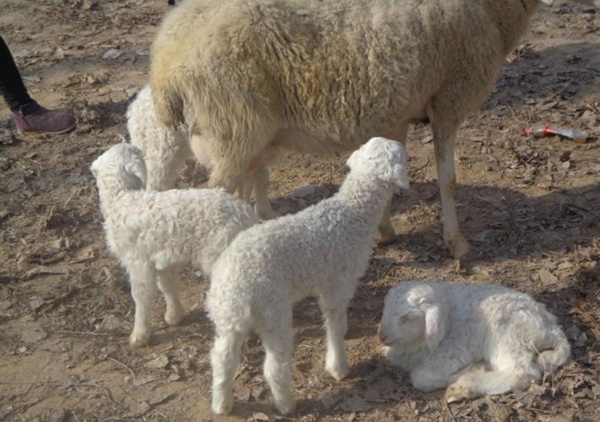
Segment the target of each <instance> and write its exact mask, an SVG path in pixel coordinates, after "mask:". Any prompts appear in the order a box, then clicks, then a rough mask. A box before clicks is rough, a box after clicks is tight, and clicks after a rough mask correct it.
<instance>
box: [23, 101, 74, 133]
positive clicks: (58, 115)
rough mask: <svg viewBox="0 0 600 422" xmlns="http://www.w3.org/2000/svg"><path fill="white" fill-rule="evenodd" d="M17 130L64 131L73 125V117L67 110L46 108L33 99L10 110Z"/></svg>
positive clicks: (70, 128)
mask: <svg viewBox="0 0 600 422" xmlns="http://www.w3.org/2000/svg"><path fill="white" fill-rule="evenodd" d="M12 114H13V116H12V119H13V121H14V122H15V126H16V127H17V130H18V131H19V132H37V133H43V132H48V133H65V132H68V131H70V130H72V129H73V128H74V127H75V117H74V116H73V114H72V113H71V112H69V111H67V110H48V109H46V108H44V107H42V106H41V105H39V104H38V103H36V102H35V101H32V102H30V103H28V104H25V105H22V106H21V107H20V108H19V109H18V110H16V111H13V112H12Z"/></svg>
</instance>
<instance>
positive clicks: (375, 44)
mask: <svg viewBox="0 0 600 422" xmlns="http://www.w3.org/2000/svg"><path fill="white" fill-rule="evenodd" d="M590 1H591V0H588V1H587V2H588V3H590ZM596 1H597V2H599V1H600V0H596ZM546 2H551V0H547V1H546ZM539 3H540V0H479V1H471V0H373V1H368V2H367V1H363V0H335V1H334V0H324V1H323V0H290V1H285V2H283V1H280V0H266V1H265V0H261V1H258V0H233V1H228V2H221V1H216V0H188V1H186V2H184V3H183V4H182V5H181V6H179V7H178V8H177V9H175V10H173V11H172V12H171V13H170V14H169V15H168V16H167V17H166V18H165V20H164V22H163V23H162V26H161V28H160V30H159V32H158V35H157V37H156V39H155V41H154V43H153V45H152V50H151V85H152V90H153V96H154V99H155V103H156V107H157V115H158V117H159V119H160V120H161V121H162V122H163V123H164V124H165V125H167V126H170V127H174V126H177V125H179V124H181V122H183V121H186V122H187V123H188V124H190V125H191V126H192V127H193V129H194V131H196V132H197V133H199V134H201V135H202V136H203V137H205V138H207V139H210V141H211V142H210V145H211V148H212V149H213V153H212V156H214V157H216V162H215V168H214V171H213V173H212V176H211V183H212V184H213V185H218V186H224V187H226V188H227V189H228V190H231V189H232V188H233V186H235V185H236V183H239V180H240V178H241V177H242V175H243V174H244V172H245V171H247V170H248V168H249V167H252V163H253V162H255V161H256V160H258V161H259V162H260V164H261V165H266V164H268V161H269V159H270V158H269V157H270V156H271V155H273V156H274V155H276V154H274V152H273V150H274V149H276V148H277V149H279V148H289V149H293V150H297V151H305V152H310V153H337V152H342V151H351V150H354V149H356V148H357V147H358V146H359V145H360V144H361V143H362V142H363V141H364V140H365V139H368V138H370V137H372V136H385V137H389V138H392V139H397V140H399V141H401V142H405V140H406V136H407V132H408V128H409V124H410V123H412V122H415V121H420V120H423V119H429V120H430V121H431V123H432V130H433V134H434V142H435V144H436V160H437V165H438V175H439V183H440V192H441V198H442V211H443V220H444V239H445V241H446V243H447V244H448V245H449V247H450V249H451V250H452V253H453V255H454V256H455V257H459V256H461V255H463V254H464V253H466V251H467V250H468V244H467V243H466V241H465V240H464V238H463V237H462V235H461V234H460V231H459V227H458V220H457V218H456V210H455V204H454V185H455V170H454V161H453V160H454V158H453V157H454V143H455V136H456V131H457V129H458V126H459V125H460V124H461V123H462V121H463V120H464V119H465V118H466V116H467V115H468V114H469V113H471V112H473V111H474V110H475V109H477V107H478V106H479V105H480V104H481V103H482V102H483V100H484V99H485V97H486V96H487V94H488V93H489V91H490V90H491V88H492V86H493V84H494V82H495V79H496V75H497V72H498V69H499V67H500V65H501V64H502V62H503V61H504V59H505V57H506V56H507V54H508V53H509V52H510V51H511V50H512V49H513V47H514V46H515V45H516V44H517V42H518V40H519V38H520V37H521V36H522V35H523V33H524V31H525V30H526V28H527V25H528V22H529V19H530V17H531V15H532V14H533V12H534V11H535V9H536V8H537V6H538V5H539ZM382 227H383V230H384V231H385V232H388V231H390V230H391V231H392V233H384V235H385V236H386V237H389V236H391V235H392V234H393V228H392V227H391V225H390V223H389V218H387V219H386V221H385V222H384V223H383V226H382Z"/></svg>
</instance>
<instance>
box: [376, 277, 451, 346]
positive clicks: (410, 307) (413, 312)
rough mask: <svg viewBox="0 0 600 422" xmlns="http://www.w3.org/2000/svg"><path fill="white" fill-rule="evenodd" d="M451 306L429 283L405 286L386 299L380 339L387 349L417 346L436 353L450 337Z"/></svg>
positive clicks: (392, 290) (399, 287)
mask: <svg viewBox="0 0 600 422" xmlns="http://www.w3.org/2000/svg"><path fill="white" fill-rule="evenodd" d="M447 316H448V305H447V302H446V300H445V298H444V296H443V294H442V292H440V291H438V290H437V289H435V287H434V286H432V285H430V284H427V283H419V282H404V283H401V284H400V285H398V286H396V287H394V288H393V289H391V290H390V291H389V292H388V294H387V295H386V297H385V303H384V308H383V316H382V318H381V323H380V324H379V339H380V340H381V342H382V343H383V344H385V345H386V346H392V345H398V346H402V345H406V346H417V345H418V344H419V343H422V342H423V341H424V342H425V343H426V344H427V347H428V348H429V350H434V349H435V348H436V347H437V346H438V345H439V344H440V342H441V341H442V339H443V338H444V335H445V333H446V328H445V321H446V318H447Z"/></svg>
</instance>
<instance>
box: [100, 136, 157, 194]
mask: <svg viewBox="0 0 600 422" xmlns="http://www.w3.org/2000/svg"><path fill="white" fill-rule="evenodd" d="M90 170H91V171H92V173H93V174H94V177H95V178H96V181H97V182H98V183H99V182H102V181H103V179H104V178H106V177H110V178H116V179H117V180H118V181H119V182H120V183H122V184H123V185H124V186H125V187H126V188H127V189H134V190H137V189H144V188H145V187H146V164H145V163H144V158H143V154H142V151H141V150H140V149H139V148H137V147H135V146H133V145H131V144H127V143H120V144H117V145H114V146H113V147H111V148H109V149H108V150H107V151H105V152H104V153H103V154H102V155H101V156H100V157H98V158H96V160H95V161H94V162H93V163H92V165H91V167H90Z"/></svg>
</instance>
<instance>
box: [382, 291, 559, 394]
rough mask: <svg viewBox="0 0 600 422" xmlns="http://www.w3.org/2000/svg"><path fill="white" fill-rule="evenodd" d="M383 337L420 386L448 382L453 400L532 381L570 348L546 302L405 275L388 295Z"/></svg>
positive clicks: (396, 361) (393, 356)
mask: <svg viewBox="0 0 600 422" xmlns="http://www.w3.org/2000/svg"><path fill="white" fill-rule="evenodd" d="M379 338H380V340H381V342H382V343H383V344H384V345H385V347H384V350H385V355H386V357H387V358H388V359H389V361H390V362H391V363H392V364H393V365H397V366H400V367H401V368H402V369H404V370H405V371H407V372H409V373H410V377H411V380H412V383H413V386H414V387H415V388H417V389H419V390H422V391H433V390H437V389H440V388H445V387H447V389H446V393H445V399H446V400H447V401H448V402H454V401H459V400H462V399H468V398H474V397H478V396H481V395H487V394H503V393H507V392H510V391H513V390H515V389H524V388H527V387H528V386H529V384H530V383H531V382H532V381H533V380H539V379H540V378H541V376H542V374H544V373H552V372H553V371H554V370H556V369H557V368H558V367H559V366H560V365H562V364H563V363H565V362H566V361H567V359H568V358H569V356H570V350H571V348H570V346H569V342H568V340H567V338H566V337H565V334H564V333H563V331H562V330H561V329H560V327H559V326H558V324H557V321H556V318H555V317H554V316H553V315H552V314H550V313H549V312H548V311H547V310H546V308H545V307H544V305H542V304H540V303H538V302H536V301H534V300H533V299H532V298H531V297H530V296H528V295H526V294H524V293H520V292H517V291H514V290H511V289H508V288H505V287H501V286H493V285H486V284H477V285H470V286H469V285H460V284H453V283H437V282H415V281H413V282H404V283H401V284H400V285H398V286H396V287H394V288H393V289H391V290H390V291H389V292H388V294H387V295H386V298H385V304H384V309H383V317H382V319H381V324H380V327H379Z"/></svg>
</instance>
